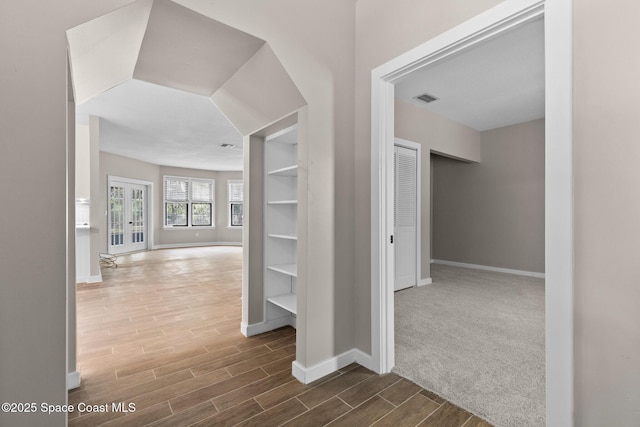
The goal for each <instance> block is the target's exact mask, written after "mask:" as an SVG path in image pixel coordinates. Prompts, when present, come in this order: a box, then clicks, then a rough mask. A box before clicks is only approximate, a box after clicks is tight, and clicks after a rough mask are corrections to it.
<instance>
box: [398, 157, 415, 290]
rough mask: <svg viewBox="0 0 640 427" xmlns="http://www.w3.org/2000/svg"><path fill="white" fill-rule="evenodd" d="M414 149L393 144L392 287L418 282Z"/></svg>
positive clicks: (411, 284)
mask: <svg viewBox="0 0 640 427" xmlns="http://www.w3.org/2000/svg"><path fill="white" fill-rule="evenodd" d="M417 162H418V156H417V151H416V150H412V149H409V148H405V147H400V146H397V145H396V146H395V147H394V236H395V239H394V247H395V286H394V290H396V291H397V290H400V289H405V288H408V287H411V286H415V285H416V284H417V277H416V268H417V263H418V259H417V242H418V236H417V232H418V228H417V221H418V218H417V214H416V211H417V203H418V194H417V193H418V191H417V189H418V167H417V165H418V163H417Z"/></svg>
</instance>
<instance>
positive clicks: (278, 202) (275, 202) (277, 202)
mask: <svg viewBox="0 0 640 427" xmlns="http://www.w3.org/2000/svg"><path fill="white" fill-rule="evenodd" d="M267 204H268V205H297V204H298V201H297V200H272V201H270V202H267Z"/></svg>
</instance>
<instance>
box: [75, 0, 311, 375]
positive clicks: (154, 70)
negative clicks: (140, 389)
mask: <svg viewBox="0 0 640 427" xmlns="http://www.w3.org/2000/svg"><path fill="white" fill-rule="evenodd" d="M152 9H153V13H152ZM203 35H204V36H203ZM67 39H68V45H69V49H68V56H69V62H70V65H71V66H70V73H69V77H70V81H69V89H70V95H69V96H70V100H69V101H70V105H73V108H71V107H70V108H69V112H68V115H69V117H68V119H69V121H70V122H71V121H73V119H74V118H75V110H76V109H77V108H76V107H77V105H80V104H83V103H86V102H91V101H92V100H93V99H95V97H96V96H98V95H100V94H107V93H109V94H116V95H114V96H117V92H118V90H119V89H122V87H125V89H126V88H129V89H131V88H132V87H133V88H134V89H136V90H138V91H141V92H138V93H142V92H145V91H149V90H152V89H154V90H155V89H158V88H162V89H163V90H164V91H165V95H166V94H167V93H168V92H171V93H169V94H168V95H166V96H174V97H177V98H179V100H178V102H173V103H169V104H170V105H174V106H178V107H181V108H182V110H184V111H185V112H186V113H187V114H186V115H183V116H180V117H181V118H179V119H178V120H177V121H179V122H180V123H178V124H181V125H182V129H181V130H182V132H183V133H179V134H178V135H177V136H176V135H171V136H170V138H171V141H163V144H164V146H165V147H169V148H172V149H174V152H173V154H172V155H171V154H170V155H169V158H170V160H171V161H172V163H171V165H169V164H170V163H167V162H166V161H162V160H155V161H152V160H149V161H148V162H146V164H141V163H140V162H135V161H131V159H133V160H138V159H136V158H135V156H129V158H128V160H127V158H126V157H127V156H126V154H127V153H126V152H121V153H120V154H114V153H112V152H109V153H107V154H106V156H107V157H110V158H111V160H113V159H115V158H116V157H118V156H119V157H118V159H117V160H122V161H123V162H129V163H130V164H133V165H134V166H131V165H129V166H130V167H129V170H131V169H134V170H135V172H136V173H134V174H123V173H119V172H114V175H117V176H130V177H133V178H134V179H139V180H143V181H144V180H146V178H145V177H144V176H143V177H141V176H139V175H145V174H146V175H147V176H153V178H151V179H148V182H152V184H154V185H153V189H154V190H151V192H152V193H153V192H156V193H157V194H156V195H155V197H154V195H153V194H151V195H149V193H147V196H148V199H151V198H152V199H153V200H155V202H156V204H158V202H159V201H162V200H163V198H164V196H163V195H164V194H166V192H164V191H162V190H161V189H163V188H162V187H163V176H168V175H171V176H173V175H177V174H176V173H175V169H180V170H186V169H189V170H191V169H196V168H197V167H198V166H193V165H188V164H185V163H180V161H181V160H182V159H183V158H184V157H186V156H188V155H192V158H195V160H196V161H197V160H200V161H201V162H202V159H206V158H207V155H208V154H210V151H212V150H213V151H215V152H216V154H217V158H218V159H228V158H230V157H232V156H231V154H232V153H234V150H235V153H238V151H239V149H241V146H242V138H244V137H248V136H249V135H251V134H253V133H255V132H257V131H259V130H261V129H264V128H266V127H267V126H269V125H271V124H273V123H275V122H278V121H279V120H281V119H282V118H283V117H288V116H290V115H291V114H292V113H295V112H297V111H298V110H300V109H301V108H302V107H304V106H305V105H306V102H305V100H304V98H303V97H302V95H301V94H300V92H299V91H298V90H297V87H296V86H295V84H294V82H293V81H292V80H291V78H290V77H289V75H288V74H287V72H286V70H285V68H284V66H283V65H282V64H281V63H280V61H279V59H278V58H277V57H276V55H275V53H274V52H273V50H272V49H271V47H270V46H269V45H268V44H267V43H266V42H265V41H264V40H262V39H259V38H257V37H254V36H252V35H250V34H248V33H245V32H243V31H240V30H237V29H235V28H233V27H231V26H228V25H225V24H223V23H221V22H219V21H216V20H214V19H212V18H211V17H209V16H204V15H201V14H199V13H197V12H195V11H193V10H191V9H189V8H187V7H184V6H181V5H178V4H177V3H174V2H172V1H168V0H167V1H155V2H149V1H144V0H139V1H136V2H133V3H131V4H129V5H126V6H124V7H122V8H119V9H116V10H114V11H113V12H111V13H108V14H106V15H103V16H101V17H98V18H96V19H94V20H91V21H89V22H87V23H85V24H82V25H80V26H78V27H74V28H72V29H70V30H68V31H67ZM169 39H171V40H172V42H173V43H172V44H171V46H175V47H176V49H174V50H172V49H167V43H166V40H169ZM184 46H188V47H189V48H184ZM230 52H232V53H233V54H230ZM192 64H198V65H197V66H195V67H194V66H193V65H192ZM106 69H108V70H110V73H104V72H103V71H104V70H106ZM239 69H242V70H243V71H245V72H243V73H240V72H237V71H238V70H239ZM265 82H268V83H269V84H265ZM247 91H248V92H249V93H251V94H252V97H250V99H244V98H243V96H241V95H242V94H245V93H246V92H247ZM124 92H126V90H122V91H120V94H122V93H124ZM185 94H186V95H185ZM165 95H163V96H165ZM276 95H277V99H278V100H279V102H278V105H277V106H274V105H273V104H271V103H270V104H268V105H256V100H257V99H274V98H275V97H276ZM186 97H189V98H190V99H193V98H194V97H197V98H198V102H200V103H201V104H202V103H204V104H207V106H208V107H211V106H214V108H213V109H215V110H216V111H212V108H209V110H208V113H209V114H210V115H211V114H213V115H215V116H216V117H217V118H218V119H222V118H223V119H224V120H226V122H227V127H226V128H225V129H226V130H227V131H229V128H231V130H232V131H233V132H234V133H235V134H236V136H237V137H238V138H239V140H238V141H237V142H236V143H234V144H227V143H225V142H226V141H219V140H220V139H221V138H222V136H221V135H220V129H221V127H220V126H217V127H216V130H217V131H218V135H217V138H213V139H214V142H213V143H212V141H211V140H210V139H208V138H206V137H205V136H203V134H201V133H200V132H199V131H201V130H202V129H201V128H197V129H194V127H197V126H195V124H194V110H195V109H194V108H189V106H187V105H186V103H185V102H184V101H185V98H186ZM140 98H141V97H140ZM174 99H175V98H174ZM154 100H157V98H153V97H151V98H150V101H149V100H148V102H149V104H148V106H153V104H154ZM156 104H157V102H156ZM124 105H126V106H129V105H128V104H127V103H125V104H124ZM120 110H121V111H119V112H118V114H120V115H121V116H128V117H129V118H130V117H132V116H133V114H131V111H129V110H127V108H122V109H120ZM154 111H156V112H157V110H154ZM160 113H161V114H156V116H158V117H159V118H160V121H159V122H155V123H156V126H147V128H148V129H149V130H150V131H153V132H155V134H154V136H153V137H152V138H146V139H145V138H138V139H142V140H143V142H144V141H146V143H147V144H148V145H147V146H146V150H144V151H146V154H147V155H150V156H152V157H153V156H155V155H157V154H158V153H159V151H160V150H155V149H154V147H156V146H157V145H159V144H160V143H161V141H160V140H161V139H162V138H164V137H165V136H166V134H168V133H169V132H163V131H166V126H168V125H171V124H175V122H176V117H175V115H174V114H171V112H170V111H168V110H165V111H162V112H160ZM201 116H202V115H201ZM91 118H97V117H95V116H92V117H91ZM201 118H202V117H201ZM209 118H210V117H209ZM202 122H203V123H207V122H208V123H209V124H210V123H211V120H209V121H207V117H204V119H203V120H202ZM142 124H144V123H142ZM217 124H218V125H219V124H220V122H217ZM74 125H75V123H74ZM73 128H74V126H73V125H71V124H70V125H69V136H68V140H67V145H68V147H69V150H70V153H73V151H74V149H75V144H76V141H75V139H76V138H75V135H74V132H73ZM99 128H100V129H99ZM98 129H99V130H98ZM126 130H127V126H118V125H114V123H113V122H112V121H109V120H101V121H99V126H95V127H94V128H92V129H91V130H90V131H91V132H95V135H94V136H98V137H99V136H101V135H102V133H103V132H112V133H113V134H114V135H116V136H118V134H119V137H116V138H114V140H115V141H116V142H118V141H119V142H120V143H124V144H123V145H124V146H125V147H124V148H123V147H120V148H123V149H125V150H126V148H127V147H126V146H127V145H128V143H130V142H131V141H130V138H133V137H139V136H140V135H133V134H131V135H126V134H125V133H123V132H124V131H126ZM191 134H193V135H195V139H197V141H196V143H195V144H194V145H191V146H188V147H185V145H184V144H183V142H184V141H185V140H186V139H188V137H189V136H190V135H191ZM207 135H208V134H207ZM96 139H99V138H96ZM194 154H195V156H193V155H194ZM214 157H215V156H214ZM123 159H124V160H123ZM208 159H209V160H210V161H211V160H212V159H211V157H210V156H209V157H208ZM213 160H215V158H214V159H213ZM236 160H237V164H236V165H235V166H234V167H235V169H234V168H231V167H230V168H229V170H225V168H222V169H217V168H216V167H215V166H212V165H211V164H210V163H209V164H206V161H205V166H199V167H200V169H198V170H203V171H211V170H214V171H218V172H219V173H220V175H219V178H216V181H218V182H217V183H216V184H222V185H217V187H218V190H217V191H216V192H215V194H216V195H219V194H226V193H227V181H238V180H239V179H241V177H239V176H233V177H231V176H228V175H229V173H230V172H232V171H238V170H239V169H238V167H237V166H238V165H239V166H240V169H241V167H242V165H243V163H244V154H242V152H241V151H240V155H239V156H236ZM173 161H175V162H177V163H176V164H173ZM98 163H99V161H98ZM148 165H151V166H148ZM159 165H169V166H159ZM200 165H202V163H200ZM163 168H164V169H163ZM185 174H186V173H185ZM185 174H182V173H181V174H179V175H180V176H182V175H185ZM74 175H75V168H74V162H73V161H70V162H69V166H68V168H67V176H68V177H69V182H72V181H73V177H74ZM103 175H104V174H103ZM190 178H195V180H200V179H201V178H202V177H200V176H192V177H190ZM102 180H104V181H105V182H104V185H101V184H99V185H98V186H99V187H101V188H99V189H98V190H97V192H96V194H98V193H100V194H104V195H106V193H107V187H108V185H107V183H106V175H105V176H100V177H98V178H97V179H96V180H95V182H97V183H100V182H101V181H102ZM220 188H222V189H224V191H220V190H219V189H220ZM229 188H230V187H229ZM193 189H194V190H195V189H196V186H195V185H194V186H193ZM236 189H237V186H236ZM68 190H69V191H68V198H69V200H70V201H71V202H70V208H71V206H72V203H73V202H72V201H73V200H74V196H75V194H74V189H73V186H72V184H70V185H69V189H68ZM189 191H190V193H189V194H191V195H193V194H194V193H193V192H192V191H191V190H189ZM247 197H249V196H247ZM92 198H93V196H92ZM96 198H99V196H96ZM104 199H107V197H104ZM95 202H97V200H94V203H93V206H92V210H95V211H96V212H97V213H98V215H97V216H95V218H96V221H94V222H93V224H92V225H91V226H92V227H95V228H96V229H97V230H98V229H99V231H100V235H99V237H96V239H100V240H99V241H100V242H101V245H103V247H105V249H104V250H103V252H106V251H107V250H106V247H107V244H110V243H112V241H111V238H113V243H114V244H112V245H110V246H112V247H113V246H119V245H120V240H122V241H124V240H125V239H124V237H125V236H126V234H127V233H128V234H130V235H132V236H135V237H136V240H146V242H147V245H149V244H151V242H153V244H152V245H151V247H147V249H151V248H153V249H156V248H167V249H168V248H172V247H179V246H185V242H184V241H183V240H180V239H179V238H177V237H176V236H187V237H189V239H191V240H189V242H187V243H188V244H186V246H200V245H203V244H204V245H210V244H212V243H213V244H230V243H233V244H237V245H242V246H243V249H244V251H248V250H249V248H248V247H249V245H250V244H251V243H253V244H254V245H255V244H256V242H255V240H254V239H253V238H250V237H249V234H248V232H246V231H245V230H244V229H242V228H241V227H238V225H237V220H238V215H237V212H238V206H237V205H238V203H237V202H238V200H237V199H234V200H231V199H228V200H224V201H220V200H218V201H217V203H215V206H217V209H216V210H217V212H215V213H214V212H210V210H208V209H215V208H212V207H211V204H210V203H211V201H210V200H206V201H204V200H201V199H198V200H196V199H194V198H193V197H192V198H191V199H189V200H188V201H187V203H189V206H188V207H187V209H189V208H191V211H190V212H189V214H190V216H189V219H188V220H187V226H184V227H181V224H178V225H176V224H174V223H171V224H169V223H168V221H166V218H163V215H162V214H161V213H160V212H159V211H160V209H154V210H153V212H154V213H153V214H152V216H151V218H148V221H147V222H148V223H149V226H152V224H153V225H154V228H155V230H147V231H146V232H145V231H138V230H135V231H129V232H127V231H126V230H125V228H126V226H127V225H132V226H135V225H136V224H135V223H136V220H133V219H128V218H125V217H124V216H125V215H126V212H124V211H126V208H125V209H124V211H123V214H122V218H120V219H121V222H122V223H123V227H122V230H120V229H118V230H115V229H113V230H111V231H113V232H112V233H108V231H109V230H108V229H107V228H108V227H107V224H108V221H107V219H108V218H107V217H108V211H109V209H107V207H106V202H105V204H104V207H101V206H99V205H100V204H99V203H95ZM171 202H174V201H173V200H171ZM182 202H184V201H183V200H180V201H177V202H176V203H182ZM164 204H165V206H166V205H167V203H166V200H165V203H164ZM195 205H197V206H195ZM205 205H206V206H205ZM234 205H235V206H234ZM247 205H248V204H247ZM207 206H209V207H207ZM123 207H124V204H123ZM234 207H235V211H236V215H235V220H233V219H231V218H230V219H229V221H228V224H227V221H226V218H227V215H229V216H231V215H232V212H231V210H232V209H233V208H234ZM196 209H197V210H198V212H197V213H198V218H195V217H194V216H193V214H194V212H195V211H196ZM105 213H106V214H105ZM248 213H249V212H248V209H244V212H243V214H244V216H246V215H247V214H248ZM92 215H93V213H92ZM213 215H215V216H216V218H225V221H224V224H223V225H220V224H219V226H218V227H217V230H216V229H215V228H216V227H214V226H213V224H209V223H208V222H207V221H209V220H210V219H211V218H212V217H213ZM143 216H144V215H143ZM205 217H206V218H205ZM196 220H197V221H196ZM189 221H190V222H189ZM203 221H204V223H205V225H207V226H203V227H201V228H198V227H195V226H193V227H190V225H197V226H201V225H202V224H203ZM129 222H132V223H133V224H128V223H129ZM196 222H198V223H197V224H196ZM234 222H235V223H234ZM231 232H235V233H239V235H240V236H241V237H240V238H239V239H238V241H234V242H229V241H228V240H225V238H224V237H219V236H222V235H229V233H231ZM207 233H208V234H207ZM69 234H70V239H71V238H72V237H71V234H72V232H71V227H70V230H69ZM109 234H111V236H109V237H108V235H109ZM154 234H159V235H162V239H160V238H157V239H153V235H154ZM212 234H215V235H216V236H218V239H219V240H218V239H216V240H215V241H212V239H208V240H207V239H206V237H204V236H207V235H212ZM145 235H148V237H149V239H145ZM116 243H117V244H116ZM135 243H136V244H141V243H143V242H141V241H136V242H135ZM96 247H98V246H97V245H96ZM91 250H92V252H91V254H90V257H91V258H92V259H96V261H97V258H98V256H97V255H98V254H99V252H100V249H95V248H93V247H92V249H91ZM127 252H129V251H127ZM73 256H74V254H73V248H72V247H71V245H70V249H69V254H68V257H69V258H71V257H73ZM258 261H260V266H262V260H257V259H255V260H254V259H253V258H251V262H252V263H255V262H258ZM72 271H73V269H72V268H71V267H70V274H69V277H70V279H69V282H70V283H69V292H68V296H69V298H68V302H69V304H68V307H67V317H68V319H69V321H68V323H67V325H68V361H69V366H68V377H73V378H77V379H79V373H78V372H77V370H76V361H75V353H76V345H75V343H76V336H77V332H76V325H75V310H76V304H75V301H76V300H75V298H76V294H75V280H74V279H75V277H74V276H75V275H74V274H73V273H72ZM72 282H73V283H72ZM261 285H262V284H260V286H261ZM244 291H246V289H245V287H243V292H244ZM244 299H245V300H246V299H248V298H244ZM244 309H245V307H243V310H244ZM243 314H244V313H243ZM240 327H241V325H240V324H238V325H237V329H238V331H239V330H240ZM78 383H79V381H73V382H70V384H72V385H71V386H74V385H75V386H77V385H78Z"/></svg>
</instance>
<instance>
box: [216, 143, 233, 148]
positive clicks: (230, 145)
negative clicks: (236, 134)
mask: <svg viewBox="0 0 640 427" xmlns="http://www.w3.org/2000/svg"><path fill="white" fill-rule="evenodd" d="M220 147H222V148H236V146H235V145H234V144H222V145H220Z"/></svg>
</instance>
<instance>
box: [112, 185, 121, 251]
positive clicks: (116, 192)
mask: <svg viewBox="0 0 640 427" xmlns="http://www.w3.org/2000/svg"><path fill="white" fill-rule="evenodd" d="M109 208H110V212H111V217H110V218H109V241H110V243H111V246H121V245H124V188H123V187H117V186H111V188H110V190H109Z"/></svg>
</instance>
